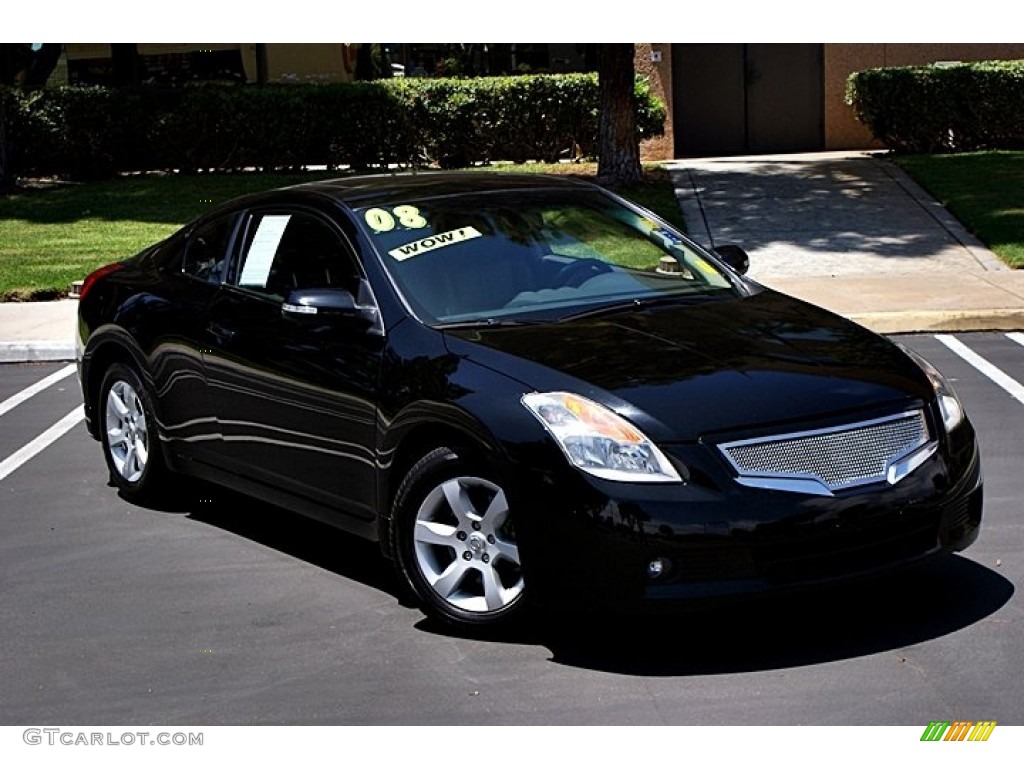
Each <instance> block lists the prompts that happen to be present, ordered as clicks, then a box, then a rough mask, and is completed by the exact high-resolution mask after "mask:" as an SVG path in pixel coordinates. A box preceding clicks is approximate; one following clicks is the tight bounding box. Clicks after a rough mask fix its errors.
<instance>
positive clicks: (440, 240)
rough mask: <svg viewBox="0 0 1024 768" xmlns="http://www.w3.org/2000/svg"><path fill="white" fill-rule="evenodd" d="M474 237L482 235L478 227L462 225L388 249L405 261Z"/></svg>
mask: <svg viewBox="0 0 1024 768" xmlns="http://www.w3.org/2000/svg"><path fill="white" fill-rule="evenodd" d="M474 237H481V234H480V232H479V231H478V230H477V229H476V228H474V227H462V228H460V229H453V230H452V231H451V232H441V233H440V234H437V235H431V236H430V237H424V238H423V239H422V240H416V241H414V242H412V243H406V244H405V245H400V246H398V247H397V248H392V249H391V250H390V251H388V255H389V256H391V257H392V258H393V259H395V260H396V261H405V260H406V259H411V258H412V257H413V256H419V255H420V254H423V253H427V252H428V251H434V250H437V249H438V248H444V247H445V246H446V245H453V244H454V243H461V242H464V241H466V240H472V239H473V238H474Z"/></svg>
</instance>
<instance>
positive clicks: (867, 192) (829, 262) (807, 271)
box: [668, 152, 1024, 333]
mask: <svg viewBox="0 0 1024 768" xmlns="http://www.w3.org/2000/svg"><path fill="white" fill-rule="evenodd" d="M668 168H669V169H670V172H671V176H672V180H673V183H674V185H675V188H676V196H677V198H678V199H679V204H680V207H681V208H682V211H683V215H684V217H685V219H686V223H687V227H688V229H689V231H690V234H691V235H692V236H693V237H694V239H696V240H697V241H699V242H701V243H703V244H705V245H712V246H714V245H722V244H724V243H736V244H738V245H741V246H743V247H744V248H745V249H746V250H747V252H748V253H749V254H750V256H751V268H750V276H751V277H752V278H754V279H755V280H757V281H759V282H761V283H763V284H765V285H768V286H770V287H772V288H776V289H778V290H781V291H783V292H784V293H789V294H792V295H794V296H798V297H800V298H803V299H806V300H808V301H811V302H812V303H815V304H820V305H821V306H824V307H826V308H828V309H831V310H833V311H835V312H838V313H839V314H842V315H845V316H847V317H851V318H852V319H854V320H856V321H857V322H860V323H862V324H864V325H867V326H868V327H870V328H873V329H874V330H877V331H880V332H885V333H895V332H914V331H936V330H943V331H966V330H1016V329H1021V328H1024V271H1015V270H1011V269H1009V268H1008V267H1006V266H1005V265H1004V264H1003V263H1002V261H1000V259H999V258H998V257H997V256H996V255H995V254H994V253H992V252H991V251H990V250H989V249H988V248H986V247H985V246H984V245H983V244H982V243H981V242H980V241H979V240H978V239H977V238H975V237H974V236H973V235H971V234H970V233H969V232H967V230H966V229H964V227H963V226H962V225H961V224H960V222H959V221H957V220H956V219H955V218H953V217H952V216H951V215H950V214H949V213H948V212H947V211H946V209H945V208H943V207H942V206H941V205H940V204H939V203H937V202H936V201H935V200H934V199H932V198H931V197H930V196H928V195H927V194H926V193H925V192H924V191H923V190H922V189H921V188H920V187H918V186H917V184H915V183H914V182H913V181H912V180H911V179H910V178H909V177H908V176H907V175H906V174H904V173H903V171H901V170H900V169H899V168H898V167H897V166H896V165H895V164H893V163H891V162H888V161H886V160H884V159H881V158H880V157H878V156H875V155H873V154H871V153H865V152H823V153H813V154H791V155H765V156H758V157H722V158H701V159H695V160H679V161H675V162H672V163H669V164H668Z"/></svg>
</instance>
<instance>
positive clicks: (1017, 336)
mask: <svg viewBox="0 0 1024 768" xmlns="http://www.w3.org/2000/svg"><path fill="white" fill-rule="evenodd" d="M1006 338H1008V339H1009V340H1010V341H1016V342H1017V343H1018V344H1020V345H1021V346H1022V347H1024V333H1008V334H1006Z"/></svg>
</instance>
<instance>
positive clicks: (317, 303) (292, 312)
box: [281, 288, 380, 328]
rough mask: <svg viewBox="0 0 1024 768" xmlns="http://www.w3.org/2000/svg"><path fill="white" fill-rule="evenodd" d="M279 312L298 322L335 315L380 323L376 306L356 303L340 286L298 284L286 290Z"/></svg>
mask: <svg viewBox="0 0 1024 768" xmlns="http://www.w3.org/2000/svg"><path fill="white" fill-rule="evenodd" d="M281 314H282V315H284V316H285V317H288V318H291V319H293V320H298V321H300V322H302V321H322V320H327V319H335V318H337V319H349V320H352V321H355V322H356V323H358V324H361V325H362V324H365V325H368V326H371V327H373V328H376V327H378V326H379V325H380V316H379V313H378V311H377V307H375V306H373V305H369V306H363V305H360V304H357V303H356V298H355V296H353V295H352V294H351V293H350V292H349V291H345V290H342V289H341V288H299V289H296V290H294V291H289V292H288V295H287V296H286V297H285V300H284V304H282V305H281Z"/></svg>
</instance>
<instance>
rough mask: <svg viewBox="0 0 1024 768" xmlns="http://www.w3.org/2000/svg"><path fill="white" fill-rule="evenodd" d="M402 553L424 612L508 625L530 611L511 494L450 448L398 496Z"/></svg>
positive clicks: (413, 472)
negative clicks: (527, 609) (524, 611)
mask: <svg viewBox="0 0 1024 768" xmlns="http://www.w3.org/2000/svg"><path fill="white" fill-rule="evenodd" d="M394 524H395V526H396V528H395V537H394V541H395V549H396V551H395V555H396V557H395V560H396V562H397V565H398V568H399V571H400V573H401V575H402V577H403V578H404V579H405V581H406V582H407V583H408V585H409V586H410V587H411V588H412V590H413V591H414V592H415V593H416V595H417V597H418V598H419V599H420V602H421V604H422V605H423V608H424V611H425V612H426V613H427V614H429V615H431V616H434V617H435V618H439V619H441V620H442V621H445V622H447V623H450V624H455V625H459V626H464V627H484V626H494V625H498V624H507V623H510V622H511V621H512V619H513V618H517V617H518V616H519V615H520V614H521V613H522V611H523V606H524V602H523V597H524V585H523V573H522V564H521V561H520V556H519V546H518V543H517V541H516V535H515V529H514V527H513V521H512V516H511V512H510V509H509V503H508V498H507V496H506V494H505V491H504V489H503V488H502V487H501V485H500V484H499V483H498V482H496V481H495V480H494V479H493V477H492V476H491V475H490V473H488V472H486V471H483V470H480V469H479V468H477V467H475V466H473V465H471V464H470V463H469V462H468V461H466V460H465V459H463V458H461V457H460V456H459V455H458V454H456V453H455V451H453V450H451V449H449V448H438V449H435V450H433V451H431V452H430V453H428V454H427V455H426V456H424V457H423V458H422V459H420V461H419V462H417V463H416V464H415V465H414V466H413V467H412V469H410V470H409V472H408V474H407V475H406V476H405V479H404V480H403V481H402V484H401V486H400V487H399V489H398V494H397V495H396V498H395V509H394Z"/></svg>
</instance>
